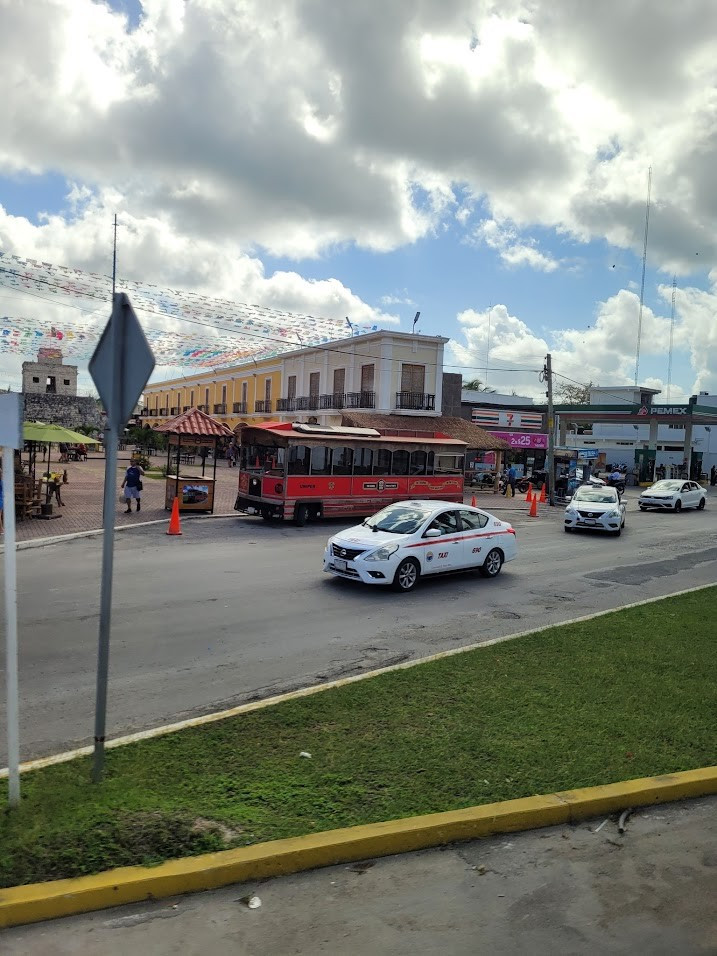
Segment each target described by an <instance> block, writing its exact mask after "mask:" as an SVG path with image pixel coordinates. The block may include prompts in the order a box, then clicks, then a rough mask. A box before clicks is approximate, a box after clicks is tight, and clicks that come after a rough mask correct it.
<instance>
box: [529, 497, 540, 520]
mask: <svg viewBox="0 0 717 956" xmlns="http://www.w3.org/2000/svg"><path fill="white" fill-rule="evenodd" d="M528 517H530V518H537V517H538V496H537V495H531V497H530V511H529V512H528Z"/></svg>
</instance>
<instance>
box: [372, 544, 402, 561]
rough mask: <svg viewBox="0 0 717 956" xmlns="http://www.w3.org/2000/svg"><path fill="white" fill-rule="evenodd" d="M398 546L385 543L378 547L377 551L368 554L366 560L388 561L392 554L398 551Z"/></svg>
mask: <svg viewBox="0 0 717 956" xmlns="http://www.w3.org/2000/svg"><path fill="white" fill-rule="evenodd" d="M398 548H399V546H398V545H397V544H385V545H384V546H383V547H382V548H377V549H376V550H375V551H372V552H371V554H367V555H366V557H365V558H364V560H365V561H387V560H388V559H389V558H390V557H391V555H392V554H395V553H396V552H397V551H398Z"/></svg>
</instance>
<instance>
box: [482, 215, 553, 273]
mask: <svg viewBox="0 0 717 956" xmlns="http://www.w3.org/2000/svg"><path fill="white" fill-rule="evenodd" d="M473 238H474V239H475V240H476V241H479V242H480V241H482V242H485V244H486V245H487V246H490V248H491V249H495V251H496V252H497V253H498V255H499V256H500V258H501V259H502V261H503V262H504V263H505V264H506V265H507V266H529V267H530V268H531V269H536V270H538V271H540V272H553V271H554V270H555V269H557V268H558V266H559V264H560V263H559V262H558V261H557V259H553V257H552V256H546V255H545V254H544V253H542V252H541V251H540V250H539V249H538V248H537V244H536V242H535V241H534V240H532V239H527V240H521V239H520V238H519V233H518V231H517V230H516V229H515V228H514V227H512V226H510V225H508V224H507V223H500V224H499V223H497V222H496V221H495V219H484V220H483V221H482V222H481V223H479V224H478V226H477V227H476V228H475V230H474V232H473Z"/></svg>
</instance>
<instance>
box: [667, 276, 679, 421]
mask: <svg viewBox="0 0 717 956" xmlns="http://www.w3.org/2000/svg"><path fill="white" fill-rule="evenodd" d="M676 292H677V276H676V275H673V276H672V311H671V312H670V353H669V358H668V360H667V404H668V405H669V403H670V386H671V385H672V343H673V341H674V338H675V293H676Z"/></svg>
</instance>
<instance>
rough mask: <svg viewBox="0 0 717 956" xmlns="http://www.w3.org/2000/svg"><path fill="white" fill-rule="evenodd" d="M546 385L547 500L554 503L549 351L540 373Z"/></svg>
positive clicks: (552, 505)
mask: <svg viewBox="0 0 717 956" xmlns="http://www.w3.org/2000/svg"><path fill="white" fill-rule="evenodd" d="M540 378H541V381H543V382H545V384H546V386H547V391H546V393H545V394H546V395H547V397H548V501H549V502H550V506H551V507H554V505H555V487H554V486H555V414H554V411H553V360H552V356H551V354H550V352H548V354H547V355H546V356H545V366H544V368H543V371H542V373H541V375H540Z"/></svg>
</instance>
